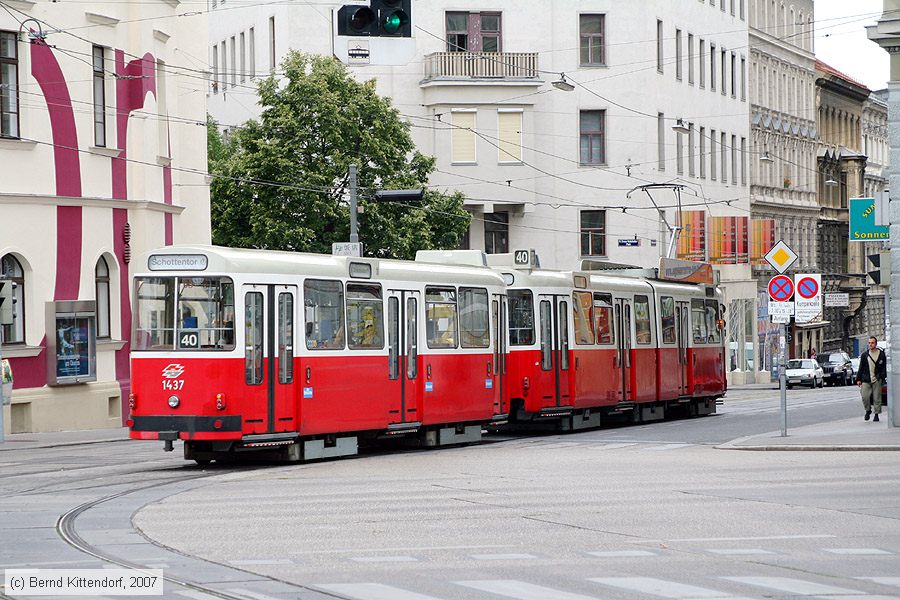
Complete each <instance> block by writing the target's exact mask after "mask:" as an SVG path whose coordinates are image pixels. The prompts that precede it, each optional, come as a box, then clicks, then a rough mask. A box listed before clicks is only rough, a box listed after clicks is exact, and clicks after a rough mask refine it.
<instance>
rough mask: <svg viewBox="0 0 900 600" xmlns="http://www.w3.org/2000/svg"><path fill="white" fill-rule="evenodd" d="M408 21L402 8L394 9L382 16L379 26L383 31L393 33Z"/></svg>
mask: <svg viewBox="0 0 900 600" xmlns="http://www.w3.org/2000/svg"><path fill="white" fill-rule="evenodd" d="M407 23H409V17H408V16H407V15H406V13H405V12H403V11H402V10H395V11H393V12H391V13H390V14H388V15H387V16H386V17H384V20H383V21H382V23H381V27H382V28H383V29H384V31H385V32H387V33H390V34H394V33H397V32H398V31H400V28H401V27H403V26H404V25H406V24H407Z"/></svg>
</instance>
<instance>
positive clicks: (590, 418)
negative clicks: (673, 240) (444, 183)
mask: <svg viewBox="0 0 900 600" xmlns="http://www.w3.org/2000/svg"><path fill="white" fill-rule="evenodd" d="M489 261H490V263H491V264H492V265H493V266H494V268H496V269H497V270H498V271H499V272H501V273H502V274H503V276H504V280H505V282H506V284H507V299H508V306H509V350H510V352H509V359H508V371H507V372H508V377H507V378H506V379H507V381H506V387H507V389H508V394H509V398H510V419H511V420H512V421H537V420H545V419H558V420H559V423H560V427H561V428H562V429H563V430H569V429H580V428H584V427H595V426H597V425H599V424H600V422H601V420H602V419H603V417H604V416H606V415H610V414H626V413H627V414H629V415H630V416H631V417H632V419H633V420H634V421H649V420H656V419H662V418H664V417H665V413H666V409H667V408H674V407H681V406H685V405H686V406H687V407H688V408H689V410H690V414H694V415H701V414H710V413H712V412H715V406H716V402H715V401H716V399H717V398H718V397H719V396H722V395H723V394H724V393H725V370H724V366H725V356H724V345H723V339H722V323H723V322H724V321H723V320H722V318H721V309H722V307H721V294H720V292H719V291H718V290H716V289H715V288H714V287H712V286H701V285H692V284H680V283H670V282H664V281H659V280H656V279H648V278H644V277H638V276H634V275H632V276H625V275H622V274H619V275H615V274H594V273H586V272H573V271H549V270H542V269H537V268H533V265H531V264H527V265H523V266H515V265H514V264H513V263H514V260H513V255H511V254H506V255H491V256H490V257H489ZM608 273H615V272H614V271H610V272H608Z"/></svg>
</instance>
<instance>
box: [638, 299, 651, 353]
mask: <svg viewBox="0 0 900 600" xmlns="http://www.w3.org/2000/svg"><path fill="white" fill-rule="evenodd" d="M634 338H635V341H636V342H637V343H638V344H641V345H643V346H646V345H647V344H650V343H652V342H653V331H652V328H651V326H650V300H649V299H648V298H647V296H635V297H634Z"/></svg>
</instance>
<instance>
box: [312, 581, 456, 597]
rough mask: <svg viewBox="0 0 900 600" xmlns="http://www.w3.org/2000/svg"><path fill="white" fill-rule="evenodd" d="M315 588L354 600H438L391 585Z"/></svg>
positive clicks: (351, 584)
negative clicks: (353, 599)
mask: <svg viewBox="0 0 900 600" xmlns="http://www.w3.org/2000/svg"><path fill="white" fill-rule="evenodd" d="M315 587H317V588H319V589H320V590H325V591H327V592H334V593H335V594H341V595H344V596H349V597H351V598H355V599H356V600H440V598H435V597H434V596H427V595H425V594H419V593H417V592H409V591H407V590H404V589H400V588H397V587H394V586H392V585H384V584H381V583H331V584H328V585H316V586H315Z"/></svg>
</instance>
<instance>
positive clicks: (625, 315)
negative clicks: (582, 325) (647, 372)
mask: <svg viewBox="0 0 900 600" xmlns="http://www.w3.org/2000/svg"><path fill="white" fill-rule="evenodd" d="M614 303H615V307H614V311H615V327H616V367H617V368H618V369H619V373H620V376H621V378H622V384H621V385H622V388H621V389H622V392H621V394H620V395H619V397H620V398H621V399H622V401H625V402H628V401H631V400H632V399H633V398H634V395H633V390H632V384H631V349H632V315H631V300H628V299H625V298H616V299H615V301H614Z"/></svg>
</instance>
